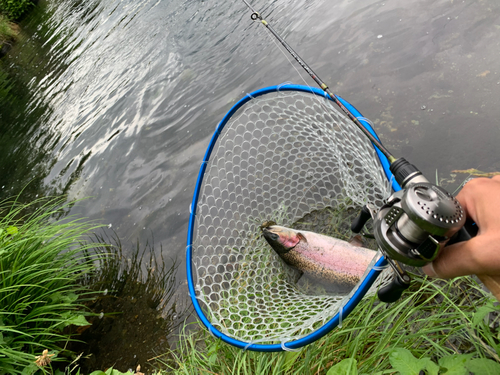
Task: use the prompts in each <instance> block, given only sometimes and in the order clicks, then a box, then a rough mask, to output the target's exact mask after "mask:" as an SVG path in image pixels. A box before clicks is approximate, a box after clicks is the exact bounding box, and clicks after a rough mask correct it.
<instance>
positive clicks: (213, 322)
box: [187, 85, 391, 351]
mask: <svg viewBox="0 0 500 375" xmlns="http://www.w3.org/2000/svg"><path fill="white" fill-rule="evenodd" d="M344 102H345V101H344ZM345 104H346V105H348V106H349V108H351V109H352V111H353V112H354V113H355V115H356V116H358V115H359V118H361V115H360V114H359V112H357V111H356V110H355V109H354V108H353V107H352V106H350V105H349V103H347V102H345ZM361 121H362V123H363V125H366V127H367V128H369V129H370V131H372V133H373V134H374V132H373V130H372V129H371V127H370V126H369V124H368V122H366V121H365V119H362V118H361ZM384 167H385V168H387V167H388V163H387V160H386V159H385V157H383V155H382V154H380V155H378V154H377V152H376V150H375V149H374V147H373V146H372V144H371V143H370V141H369V140H368V139H367V138H366V136H365V135H363V133H362V132H361V131H360V130H359V129H358V128H357V127H356V125H355V124H354V123H352V122H351V121H350V120H349V119H348V118H347V117H346V116H345V115H344V114H342V113H341V112H339V111H338V110H337V108H336V106H335V104H334V103H333V102H332V101H331V100H330V99H328V98H327V97H325V95H324V93H323V92H322V91H320V90H317V89H314V88H311V87H306V86H297V85H282V86H281V87H269V88H266V89H262V90H258V91H256V92H254V93H251V94H247V96H245V97H244V98H243V99H242V100H240V101H239V102H238V103H237V104H236V105H235V106H234V107H233V108H232V109H231V110H230V111H229V112H228V114H227V115H226V116H225V117H224V119H223V120H222V121H221V123H220V124H219V125H218V127H217V129H216V131H215V134H214V135H213V137H212V140H211V142H210V145H209V147H208V150H207V152H206V155H205V158H204V161H203V162H202V165H201V168H200V174H199V177H198V182H197V186H196V189H195V193H194V197H193V203H192V205H191V218H190V229H189V233H188V247H187V270H188V284H189V289H190V294H191V298H192V300H193V304H194V306H195V309H196V311H197V313H198V315H199V317H200V319H201V320H202V322H203V323H204V324H205V326H206V327H207V328H208V329H209V330H210V332H211V333H213V334H214V335H216V336H217V337H220V338H222V339H223V340H225V341H226V342H228V343H231V344H233V345H236V346H238V347H241V348H244V349H251V350H261V351H276V350H291V349H293V348H299V347H301V346H303V345H305V344H307V343H310V342H312V341H314V340H316V339H317V338H319V337H321V336H323V335H324V334H326V333H327V332H328V331H330V330H331V329H333V328H334V327H335V326H337V325H338V324H342V319H343V318H345V317H346V316H347V314H348V313H349V312H350V311H351V310H352V309H353V308H354V307H355V306H356V304H357V303H358V302H359V300H361V298H362V297H363V296H364V295H365V294H366V293H367V291H368V290H369V288H370V286H371V285H372V283H373V282H374V281H375V279H376V278H377V276H378V275H379V273H380V270H381V266H384V265H385V260H384V259H383V258H381V256H380V254H379V253H377V255H375V256H374V259H373V261H372V265H371V266H370V267H369V268H368V269H367V270H366V273H365V276H364V278H362V280H361V281H360V282H359V283H358V285H357V286H356V287H355V288H354V289H353V290H352V291H351V292H350V293H348V294H347V295H336V294H335V293H331V292H328V291H326V289H324V288H323V287H322V286H317V285H314V284H311V283H310V282H308V281H307V280H306V281H303V282H302V283H301V282H300V280H299V281H297V277H298V276H300V274H298V273H297V271H296V270H294V269H291V268H290V267H289V266H288V265H286V264H285V263H284V262H283V260H282V259H281V258H280V257H279V256H278V255H277V253H275V252H274V251H273V250H272V249H271V247H270V246H269V245H268V244H267V243H266V241H265V240H264V238H263V237H262V236H261V231H260V228H259V227H260V225H261V224H262V223H263V222H264V221H267V220H273V221H275V222H277V224H278V225H282V226H287V227H295V228H299V227H300V228H302V229H305V228H306V229H307V230H311V231H315V232H318V233H322V232H323V233H324V234H328V235H330V236H336V237H339V238H341V239H346V238H347V237H349V235H350V234H349V227H350V223H351V220H352V219H353V218H354V216H356V215H357V214H358V213H359V210H360V209H361V207H362V206H363V205H365V204H367V203H370V204H372V205H374V206H375V207H380V206H381V205H382V204H383V203H382V201H383V199H384V198H387V197H388V196H389V195H390V194H391V181H390V180H389V179H388V177H387V174H386V172H385V170H384ZM389 173H390V172H389ZM372 246H373V244H372ZM373 249H374V250H376V248H375V247H373ZM373 265H376V266H375V269H373V267H372V266H373ZM387 278H388V277H387ZM387 278H386V277H383V278H379V281H378V283H380V279H382V281H381V282H385V280H386V279H387Z"/></svg>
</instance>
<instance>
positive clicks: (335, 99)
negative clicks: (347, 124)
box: [243, 0, 396, 164]
mask: <svg viewBox="0 0 500 375" xmlns="http://www.w3.org/2000/svg"><path fill="white" fill-rule="evenodd" d="M243 2H244V3H245V4H246V6H247V7H248V8H249V9H250V10H251V11H252V15H251V16H250V18H251V19H252V20H253V21H257V20H259V21H260V22H261V23H262V24H263V25H264V26H265V27H266V28H267V29H268V30H269V31H270V32H271V34H272V35H273V36H274V37H275V38H276V39H277V40H278V41H279V42H280V43H281V44H282V45H283V47H285V49H286V50H287V51H288V53H290V55H292V57H293V58H294V59H295V60H296V61H297V62H298V63H299V65H300V66H301V67H302V68H303V69H304V70H305V71H306V72H307V74H309V76H310V77H311V78H312V79H313V80H314V81H315V82H316V83H317V84H318V85H319V87H320V88H321V89H322V90H323V91H324V92H326V93H327V94H328V96H329V97H330V98H331V99H332V100H333V102H334V103H335V104H337V105H338V106H339V107H340V109H341V110H342V111H343V112H344V113H345V114H346V115H347V117H349V119H350V120H351V121H353V122H354V123H355V124H356V126H357V127H358V128H359V129H360V130H361V131H362V132H363V133H364V134H365V135H366V136H367V137H368V139H370V141H371V142H372V143H373V144H374V145H375V146H377V148H378V149H379V150H380V151H381V152H382V153H383V154H384V155H385V156H386V157H387V159H388V160H389V163H391V164H392V163H393V162H394V161H396V158H395V157H394V156H393V155H392V154H391V153H390V152H389V150H387V149H386V148H385V147H384V145H382V143H381V142H380V141H379V140H378V139H377V138H376V137H375V136H373V134H371V133H370V132H369V131H368V130H367V129H366V128H365V127H364V126H363V125H362V124H361V122H359V120H358V119H357V118H356V116H354V115H353V114H352V113H351V112H350V111H349V110H348V109H347V108H346V107H345V106H344V105H343V104H342V102H341V101H340V100H339V98H338V97H337V95H335V94H334V93H332V92H331V90H330V89H329V88H328V85H327V84H326V83H325V82H324V81H323V80H322V79H321V78H319V76H318V75H317V74H316V73H315V72H314V71H313V70H312V69H311V67H310V66H309V65H307V64H306V62H305V61H304V60H303V59H302V58H301V57H300V56H299V55H298V54H297V52H295V51H294V50H293V49H292V47H290V45H289V44H288V43H287V42H286V41H285V40H284V39H283V38H282V37H281V36H280V35H279V34H278V33H277V32H276V30H274V29H273V27H272V26H271V25H270V24H269V22H267V21H266V20H265V19H264V18H263V17H262V15H261V14H260V13H259V12H257V11H256V10H255V9H254V8H252V6H251V5H250V4H249V3H248V2H247V1H246V0H243Z"/></svg>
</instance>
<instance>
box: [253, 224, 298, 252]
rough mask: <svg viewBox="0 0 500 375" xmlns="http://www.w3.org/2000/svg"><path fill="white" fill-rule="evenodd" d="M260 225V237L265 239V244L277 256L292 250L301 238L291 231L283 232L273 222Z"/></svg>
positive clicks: (281, 228)
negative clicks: (269, 246)
mask: <svg viewBox="0 0 500 375" xmlns="http://www.w3.org/2000/svg"><path fill="white" fill-rule="evenodd" d="M266 223H272V224H270V225H265V224H266ZM266 223H264V224H263V225H261V227H260V229H261V231H262V235H263V236H264V238H265V239H266V241H267V243H268V244H269V245H271V247H272V248H273V249H274V251H276V252H277V253H278V254H280V255H282V254H286V253H288V252H289V251H291V250H293V248H294V247H295V246H297V244H298V243H299V242H300V240H301V238H302V236H301V235H300V234H299V235H297V234H296V233H295V232H293V231H285V230H283V229H284V228H283V227H279V226H277V225H275V223H274V222H266Z"/></svg>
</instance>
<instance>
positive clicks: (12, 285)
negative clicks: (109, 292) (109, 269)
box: [0, 198, 98, 374]
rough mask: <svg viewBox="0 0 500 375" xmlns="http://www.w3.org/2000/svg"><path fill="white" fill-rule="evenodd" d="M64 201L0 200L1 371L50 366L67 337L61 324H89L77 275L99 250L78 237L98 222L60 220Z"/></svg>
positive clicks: (85, 271) (90, 266) (91, 265)
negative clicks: (93, 251) (21, 202)
mask: <svg viewBox="0 0 500 375" xmlns="http://www.w3.org/2000/svg"><path fill="white" fill-rule="evenodd" d="M63 202H64V199H63V198H42V199H37V200H36V201H34V202H32V203H30V204H20V203H19V202H18V201H17V200H16V199H14V200H7V201H3V202H0V374H21V373H22V374H32V373H34V372H36V371H37V370H39V369H40V368H42V369H44V368H45V367H50V362H51V361H59V360H61V358H60V357H61V356H60V353H61V351H62V350H63V347H64V345H65V343H66V342H67V341H68V340H70V337H69V335H68V334H67V333H65V332H64V330H63V329H64V328H65V327H67V326H71V325H75V326H85V325H88V324H89V323H88V322H87V320H86V316H88V315H89V313H88V312H86V310H85V309H84V308H83V306H82V305H81V303H82V301H83V300H85V298H86V297H88V294H87V293H88V289H87V288H86V287H84V286H82V285H81V284H80V283H79V280H80V279H81V278H82V277H83V276H84V275H86V274H88V273H90V272H92V270H93V268H94V261H95V260H96V257H97V255H94V256H91V255H89V254H90V251H91V249H92V248H93V247H94V244H92V243H90V242H82V241H83V240H84V236H85V235H87V234H89V233H90V232H91V231H93V230H95V229H96V228H98V226H96V225H93V224H90V223H87V222H85V221H84V220H82V219H76V218H74V217H66V218H64V219H60V217H62V216H64V214H65V213H66V209H67V207H68V206H67V205H66V206H65V205H64V204H63ZM58 218H59V219H58Z"/></svg>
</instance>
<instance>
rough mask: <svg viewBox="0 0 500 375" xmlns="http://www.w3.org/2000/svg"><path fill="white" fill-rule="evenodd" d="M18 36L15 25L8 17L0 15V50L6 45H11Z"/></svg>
mask: <svg viewBox="0 0 500 375" xmlns="http://www.w3.org/2000/svg"><path fill="white" fill-rule="evenodd" d="M16 35H17V33H16V32H15V30H14V26H13V24H12V23H11V22H9V20H8V19H7V17H5V16H3V15H2V14H0V49H1V48H2V46H3V45H4V44H5V43H10V42H11V41H12V40H13V39H15V37H16Z"/></svg>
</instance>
